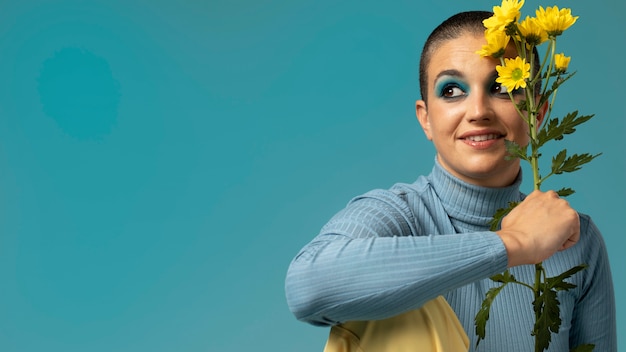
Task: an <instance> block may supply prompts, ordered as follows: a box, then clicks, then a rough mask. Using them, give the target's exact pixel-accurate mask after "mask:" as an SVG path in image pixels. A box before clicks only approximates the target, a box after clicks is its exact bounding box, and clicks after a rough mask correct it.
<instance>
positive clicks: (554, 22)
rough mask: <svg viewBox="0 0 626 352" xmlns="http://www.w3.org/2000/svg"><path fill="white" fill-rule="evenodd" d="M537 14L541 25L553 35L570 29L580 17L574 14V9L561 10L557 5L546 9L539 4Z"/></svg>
mask: <svg viewBox="0 0 626 352" xmlns="http://www.w3.org/2000/svg"><path fill="white" fill-rule="evenodd" d="M536 15H537V22H538V23H539V25H540V26H541V27H542V28H543V29H544V30H545V31H546V32H548V35H549V36H552V37H556V36H557V35H561V34H562V33H563V31H565V30H566V29H568V28H569V27H570V26H571V25H573V24H574V22H576V20H577V19H578V16H576V17H574V16H572V10H570V9H561V10H559V8H558V7H556V6H553V7H546V9H545V10H544V9H543V7H541V6H539V9H538V10H537V11H536Z"/></svg>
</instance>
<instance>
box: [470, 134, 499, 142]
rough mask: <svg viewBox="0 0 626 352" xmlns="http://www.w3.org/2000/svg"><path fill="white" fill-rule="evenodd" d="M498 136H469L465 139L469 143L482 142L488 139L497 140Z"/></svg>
mask: <svg viewBox="0 0 626 352" xmlns="http://www.w3.org/2000/svg"><path fill="white" fill-rule="evenodd" d="M497 138H498V135H497V134H493V133H492V134H485V135H482V136H470V137H467V139H469V140H470V141H474V142H482V141H486V140H489V139H497Z"/></svg>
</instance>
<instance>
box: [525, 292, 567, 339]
mask: <svg viewBox="0 0 626 352" xmlns="http://www.w3.org/2000/svg"><path fill="white" fill-rule="evenodd" d="M541 286H542V292H541V295H540V296H539V297H537V298H535V300H534V301H533V308H534V310H535V315H536V316H537V320H536V321H535V328H534V330H533V333H532V335H533V336H535V337H536V338H537V340H538V341H539V346H540V347H542V350H546V349H548V346H550V342H551V340H552V333H553V332H554V333H556V332H558V331H559V327H560V326H561V317H560V308H559V300H558V298H557V296H556V290H552V289H549V288H547V285H543V284H542V285H541Z"/></svg>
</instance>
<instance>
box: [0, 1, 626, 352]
mask: <svg viewBox="0 0 626 352" xmlns="http://www.w3.org/2000/svg"><path fill="white" fill-rule="evenodd" d="M539 4H543V5H548V6H549V5H553V4H558V5H559V6H570V7H572V11H573V13H574V14H575V15H580V19H579V20H578V22H577V23H576V24H575V25H574V26H573V27H572V28H571V29H570V30H569V31H567V32H566V35H565V36H564V37H562V39H561V41H560V42H559V51H565V53H566V55H571V56H572V62H571V65H570V68H571V69H572V70H577V71H578V73H577V75H576V76H575V77H574V78H573V79H572V80H571V81H570V82H569V83H568V84H566V85H565V86H564V88H563V89H561V90H560V92H559V96H558V105H557V107H556V111H555V113H556V114H557V115H562V114H563V113H565V112H569V111H571V110H576V109H578V110H580V111H581V112H582V113H585V114H591V113H595V114H596V118H595V119H593V120H591V121H590V122H589V123H587V124H585V125H584V126H582V127H581V128H579V131H578V132H577V133H576V134H575V135H573V136H570V137H567V138H566V139H565V140H564V141H563V142H560V144H561V145H558V146H555V147H554V150H555V151H556V150H558V149H560V148H561V147H562V146H563V145H565V146H566V147H567V148H568V150H570V152H577V153H582V152H591V153H598V152H602V153H603V155H602V156H601V157H600V158H598V159H596V160H595V161H593V163H592V164H590V165H589V166H587V167H586V168H584V169H583V170H582V171H580V172H578V173H575V174H571V175H567V176H563V177H560V178H558V179H554V183H553V185H554V187H555V188H556V187H560V186H562V185H567V186H571V187H573V188H575V189H576V190H577V193H576V194H575V195H574V196H572V197H571V198H570V201H571V203H572V204H573V205H574V207H575V208H577V209H578V210H580V211H583V212H586V213H589V214H590V215H592V216H593V218H594V220H595V221H596V223H597V225H598V226H599V227H600V229H601V230H602V231H603V233H604V235H605V239H606V243H607V246H608V250H609V255H610V260H611V264H612V269H613V277H614V282H615V292H616V296H617V297H624V295H625V294H626V278H625V276H624V267H625V262H626V256H624V255H623V253H621V251H622V250H624V249H625V245H626V240H625V236H624V225H623V221H624V216H625V213H624V209H625V208H626V207H625V199H626V192H625V188H624V186H623V182H624V180H625V176H626V162H625V160H626V158H625V157H624V151H625V150H626V144H625V140H626V138H624V135H625V134H626V123H625V121H626V119H625V117H626V108H625V106H626V105H625V104H624V82H625V81H626V70H624V61H623V58H624V57H625V56H626V52H625V45H624V44H626V43H625V42H624V36H623V34H624V33H626V24H625V23H626V21H624V20H623V16H622V14H623V13H624V12H625V11H626V3H624V2H618V1H617V0H613V1H593V2H592V1H577V2H568V1H557V2H555V3H543V2H542V3H540V2H538V1H527V3H526V5H525V8H524V13H525V14H530V13H532V12H534V8H535V7H536V6H537V5H539ZM493 5H496V3H495V2H493V1H472V2H469V1H465V2H463V1H416V0H414V1H396V2H391V3H386V4H383V2H380V1H369V0H366V1H353V2H335V1H328V0H321V1H312V0H305V1H279V0H275V1H272V0H266V1H245V0H240V1H237V0H235V1H209V2H199V1H180V2H175V1H145V0H143V1H142V0H132V1H120V0H106V1H105V0H96V1H79V0H74V1H72V0H57V1H43V0H30V1H24V2H17V1H14V2H8V1H1V2H0V207H1V209H0V350H1V351H6V352H8V351H248V350H255V351H321V349H322V346H323V343H324V341H325V337H326V334H327V329H324V328H318V327H312V326H309V325H306V324H304V323H300V322H297V321H296V320H295V319H294V318H293V316H292V315H291V313H290V312H289V311H288V309H287V305H286V303H285V298H284V289H283V284H284V276H285V272H286V269H287V266H288V264H289V262H290V260H291V258H292V257H293V256H294V255H295V254H296V253H297V251H298V250H299V249H300V248H301V247H302V246H303V245H304V244H305V243H306V242H307V241H309V240H310V239H311V238H312V237H313V236H314V235H316V233H317V231H318V230H319V228H320V227H321V226H322V225H323V224H324V223H325V221H326V220H327V219H328V218H329V217H330V216H331V215H332V214H334V213H335V212H336V211H338V210H339V209H340V208H341V207H342V206H344V205H345V203H346V202H347V201H348V200H349V199H350V198H351V197H353V196H355V195H357V194H360V193H363V192H365V191H367V190H369V189H372V188H386V187H389V186H391V185H392V184H393V183H395V182H411V181H413V180H414V179H415V178H416V177H417V176H418V175H419V174H423V173H427V172H429V171H430V169H431V167H432V162H433V157H434V149H433V147H432V146H431V144H430V143H429V142H428V141H427V140H426V139H425V138H424V136H423V133H422V131H421V129H420V128H419V125H418V124H417V122H416V120H415V117H414V111H413V106H414V101H415V100H416V99H418V98H419V92H418V84H417V79H418V74H417V63H418V58H419V53H420V50H421V46H422V45H423V42H424V40H425V39H426V36H427V35H428V33H429V32H430V31H431V30H432V29H433V28H434V27H435V26H436V25H437V24H438V23H440V22H441V21H442V20H444V19H445V18H447V17H448V16H450V15H452V14H453V13H456V12H458V11H461V10H468V9H491V7H492V6H493ZM549 154H550V153H548V152H547V151H546V152H544V155H549ZM527 175H528V173H527ZM526 179H528V177H526ZM525 184H526V187H527V188H526V189H529V188H528V187H529V186H528V182H525ZM617 316H618V321H617V323H618V335H620V340H619V345H620V349H622V350H623V349H625V348H626V339H625V338H624V336H626V304H625V303H624V301H623V300H619V299H618V300H617Z"/></svg>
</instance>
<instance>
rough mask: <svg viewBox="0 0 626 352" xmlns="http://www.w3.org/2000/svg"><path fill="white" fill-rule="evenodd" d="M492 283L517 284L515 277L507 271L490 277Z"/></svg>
mask: <svg viewBox="0 0 626 352" xmlns="http://www.w3.org/2000/svg"><path fill="white" fill-rule="evenodd" d="M490 279H491V280H492V281H495V282H499V283H502V284H509V283H511V282H517V280H516V279H515V276H513V275H511V272H510V271H509V270H508V269H507V270H505V271H504V272H503V273H502V274H496V275H494V276H492V277H490Z"/></svg>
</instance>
